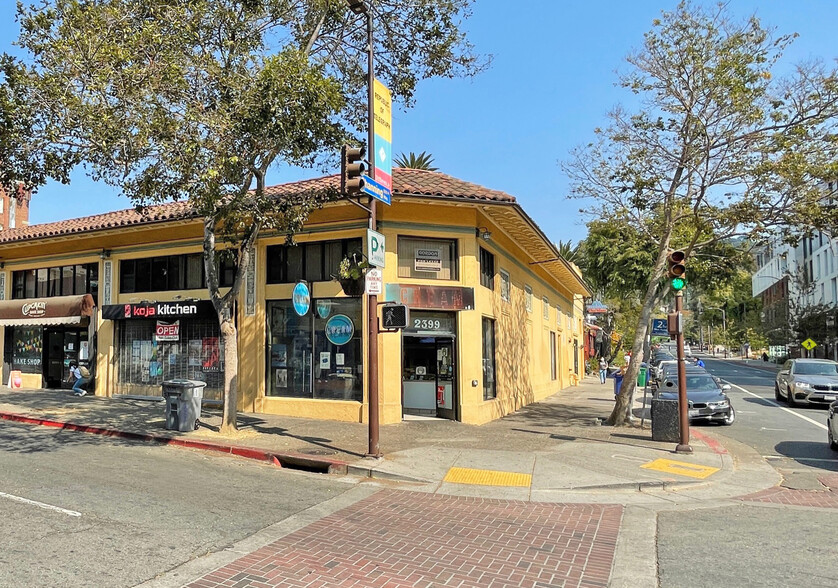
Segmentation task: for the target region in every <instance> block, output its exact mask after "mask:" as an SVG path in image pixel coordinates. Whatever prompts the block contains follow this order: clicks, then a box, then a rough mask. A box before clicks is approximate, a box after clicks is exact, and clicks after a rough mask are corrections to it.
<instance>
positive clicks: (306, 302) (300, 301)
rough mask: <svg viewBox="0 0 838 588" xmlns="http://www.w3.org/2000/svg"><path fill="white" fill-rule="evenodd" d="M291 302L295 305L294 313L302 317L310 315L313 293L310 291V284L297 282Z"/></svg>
mask: <svg viewBox="0 0 838 588" xmlns="http://www.w3.org/2000/svg"><path fill="white" fill-rule="evenodd" d="M291 300H292V302H293V303H294V312H296V313H297V314H298V315H300V316H305V315H306V314H308V309H309V308H311V292H310V291H309V289H308V284H306V283H305V282H297V285H296V286H294V293H293V294H292V295H291Z"/></svg>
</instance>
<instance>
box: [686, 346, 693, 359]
mask: <svg viewBox="0 0 838 588" xmlns="http://www.w3.org/2000/svg"><path fill="white" fill-rule="evenodd" d="M692 354H693V352H692V349H690V346H689V345H687V344H686V343H684V355H686V356H687V357H691V356H692Z"/></svg>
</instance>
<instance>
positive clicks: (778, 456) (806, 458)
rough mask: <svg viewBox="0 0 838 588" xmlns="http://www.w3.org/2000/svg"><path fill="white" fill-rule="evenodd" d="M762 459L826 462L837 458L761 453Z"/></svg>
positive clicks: (834, 460) (837, 460) (835, 460)
mask: <svg viewBox="0 0 838 588" xmlns="http://www.w3.org/2000/svg"><path fill="white" fill-rule="evenodd" d="M762 457H763V459H793V460H795V461H823V462H826V463H835V462H838V459H829V458H828V457H795V456H792V455H763V456H762Z"/></svg>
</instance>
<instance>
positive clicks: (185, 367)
mask: <svg viewBox="0 0 838 588" xmlns="http://www.w3.org/2000/svg"><path fill="white" fill-rule="evenodd" d="M158 322H161V321H157V320H153V319H151V320H148V319H141V320H130V321H128V320H126V321H120V322H119V323H118V331H119V335H118V337H119V351H118V354H119V377H118V384H117V385H118V390H117V394H132V395H140V396H160V395H161V394H162V384H163V382H164V381H165V380H171V379H175V378H185V379H189V380H199V381H202V382H206V383H207V386H206V388H204V398H205V399H209V400H221V399H222V398H223V395H224V349H223V347H222V345H221V337H220V333H219V327H218V321H217V320H215V319H213V318H203V319H199V318H190V319H180V320H177V321H174V320H172V321H168V322H170V323H177V326H176V328H175V329H169V330H168V331H167V335H166V337H167V338H169V339H171V338H174V337H176V340H158V335H157V331H158V328H157V327H158ZM173 333H174V334H173ZM161 338H162V336H161Z"/></svg>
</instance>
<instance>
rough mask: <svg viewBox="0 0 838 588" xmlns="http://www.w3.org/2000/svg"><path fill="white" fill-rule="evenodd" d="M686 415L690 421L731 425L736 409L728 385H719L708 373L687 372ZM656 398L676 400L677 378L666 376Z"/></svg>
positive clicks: (734, 418)
mask: <svg viewBox="0 0 838 588" xmlns="http://www.w3.org/2000/svg"><path fill="white" fill-rule="evenodd" d="M686 379H687V402H688V403H689V406H688V409H687V410H688V412H687V415H688V416H689V419H690V422H693V421H707V422H714V423H721V424H723V425H732V424H733V422H734V421H735V420H736V411H735V410H734V409H733V406H732V405H731V403H730V398H728V396H727V394H725V392H727V391H728V390H730V386H728V385H727V384H725V385H719V382H718V381H717V380H716V378H714V377H713V376H712V375H710V374H708V373H706V372H705V373H700V372H691V373H687V375H686ZM657 398H659V399H661V400H678V379H677V376H676V377H674V378H673V377H668V378H667V379H666V380H664V381H662V382H661V385H660V388H658V392H657Z"/></svg>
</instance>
